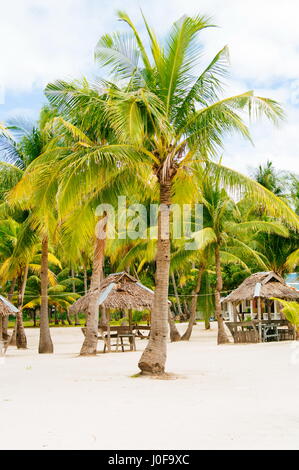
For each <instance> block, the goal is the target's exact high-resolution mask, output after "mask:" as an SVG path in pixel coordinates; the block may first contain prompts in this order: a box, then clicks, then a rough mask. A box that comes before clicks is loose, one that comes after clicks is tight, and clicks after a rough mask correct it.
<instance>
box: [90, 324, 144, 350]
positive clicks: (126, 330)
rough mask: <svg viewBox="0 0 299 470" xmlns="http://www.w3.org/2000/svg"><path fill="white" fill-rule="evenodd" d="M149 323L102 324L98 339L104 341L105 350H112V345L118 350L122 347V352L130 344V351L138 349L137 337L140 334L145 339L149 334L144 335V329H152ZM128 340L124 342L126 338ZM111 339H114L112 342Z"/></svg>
mask: <svg viewBox="0 0 299 470" xmlns="http://www.w3.org/2000/svg"><path fill="white" fill-rule="evenodd" d="M150 329H151V327H150V326H149V325H131V326H129V325H109V324H108V325H104V326H103V325H102V326H101V327H99V334H98V339H101V340H102V341H103V342H104V348H103V352H104V353H105V352H106V350H108V352H110V351H111V347H115V350H116V351H119V348H121V350H122V352H124V351H125V347H126V346H129V349H130V351H136V343H135V338H136V336H138V337H139V338H141V339H143V338H146V337H147V336H145V335H143V333H142V331H144V330H145V331H150ZM82 332H83V334H84V336H85V335H86V328H82ZM126 339H127V340H128V342H124V340H126ZM111 340H112V341H113V342H112V343H111Z"/></svg>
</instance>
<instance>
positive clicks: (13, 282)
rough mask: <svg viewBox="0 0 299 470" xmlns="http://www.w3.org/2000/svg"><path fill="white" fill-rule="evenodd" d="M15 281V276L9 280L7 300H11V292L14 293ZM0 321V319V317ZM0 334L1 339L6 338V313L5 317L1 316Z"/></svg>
mask: <svg viewBox="0 0 299 470" xmlns="http://www.w3.org/2000/svg"><path fill="white" fill-rule="evenodd" d="M16 282H17V278H16V277H15V278H14V279H13V280H12V281H11V285H10V288H9V292H8V295H7V299H8V300H9V302H12V298H13V294H14V291H15V287H16ZM0 321H1V318H0ZM2 336H3V339H5V340H6V339H8V315H6V316H5V317H2ZM10 344H12V343H11V341H10Z"/></svg>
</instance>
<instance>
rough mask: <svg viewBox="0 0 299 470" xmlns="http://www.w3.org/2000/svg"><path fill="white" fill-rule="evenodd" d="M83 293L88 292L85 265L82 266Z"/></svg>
mask: <svg viewBox="0 0 299 470" xmlns="http://www.w3.org/2000/svg"><path fill="white" fill-rule="evenodd" d="M83 272H84V295H86V294H87V292H88V287H87V269H86V266H84V271H83Z"/></svg>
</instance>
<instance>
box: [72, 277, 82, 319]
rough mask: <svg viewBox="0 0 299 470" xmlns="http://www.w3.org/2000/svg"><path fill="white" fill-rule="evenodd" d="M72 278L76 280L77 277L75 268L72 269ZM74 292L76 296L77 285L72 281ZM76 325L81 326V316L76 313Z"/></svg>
mask: <svg viewBox="0 0 299 470" xmlns="http://www.w3.org/2000/svg"><path fill="white" fill-rule="evenodd" d="M71 277H72V278H73V279H74V277H75V271H74V268H71ZM72 292H73V293H74V294H75V293H76V285H75V283H74V281H72ZM74 316H75V325H80V320H79V315H78V313H75V315H74Z"/></svg>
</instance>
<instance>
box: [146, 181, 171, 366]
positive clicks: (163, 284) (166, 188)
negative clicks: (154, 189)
mask: <svg viewBox="0 0 299 470" xmlns="http://www.w3.org/2000/svg"><path fill="white" fill-rule="evenodd" d="M160 204H161V205H160V208H159V215H158V243H157V254H156V278H155V281H156V289H155V296H154V305H153V309H152V315H151V333H150V339H149V342H148V345H147V346H146V348H145V350H144V352H143V354H142V356H141V358H140V361H139V364H138V366H139V368H140V370H141V373H142V374H163V373H164V371H165V363H166V354H167V332H168V326H167V319H168V308H169V307H168V287H169V268H170V237H169V212H170V204H171V180H170V179H169V180H166V181H165V182H160Z"/></svg>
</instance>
